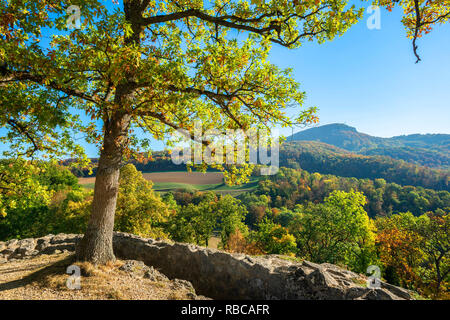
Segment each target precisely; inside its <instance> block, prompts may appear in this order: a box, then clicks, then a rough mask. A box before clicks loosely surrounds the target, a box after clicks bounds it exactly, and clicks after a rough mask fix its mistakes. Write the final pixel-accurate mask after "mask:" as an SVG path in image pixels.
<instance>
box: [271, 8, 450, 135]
mask: <svg viewBox="0 0 450 320" xmlns="http://www.w3.org/2000/svg"><path fill="white" fill-rule="evenodd" d="M368 16H369V15H368V14H367V13H365V16H364V19H363V20H362V21H360V22H359V23H358V24H357V25H355V26H353V27H352V28H351V29H350V30H349V31H348V32H347V33H345V34H344V35H343V36H342V37H340V38H336V39H335V40H334V41H332V42H327V43H325V44H322V45H318V44H314V43H307V44H305V45H304V46H303V47H301V48H299V49H296V50H287V49H284V48H279V47H274V49H273V51H272V53H271V61H272V62H273V63H275V64H276V65H278V66H281V67H291V68H293V70H294V75H295V79H296V80H297V81H298V82H300V83H301V89H302V90H303V91H306V96H307V99H306V101H305V106H317V107H318V108H319V109H320V110H319V118H320V124H321V125H322V124H328V123H334V122H340V123H346V124H348V125H351V126H353V127H356V128H357V129H358V130H359V131H361V132H364V133H368V134H371V135H375V136H381V137H391V136H395V135H402V134H411V133H450V25H445V26H439V27H436V28H435V29H434V30H433V32H432V33H430V34H428V35H426V36H425V37H424V38H422V39H419V41H418V45H419V54H420V56H421V58H422V61H421V62H419V63H418V64H415V57H414V55H413V52H412V44H411V40H409V39H407V38H406V33H405V29H404V27H403V25H402V24H401V22H400V20H401V11H399V10H393V12H388V11H387V10H384V9H382V10H381V29H380V30H376V29H373V30H369V29H368V28H367V25H366V21H367V17H368ZM288 133H290V130H288V132H286V134H288Z"/></svg>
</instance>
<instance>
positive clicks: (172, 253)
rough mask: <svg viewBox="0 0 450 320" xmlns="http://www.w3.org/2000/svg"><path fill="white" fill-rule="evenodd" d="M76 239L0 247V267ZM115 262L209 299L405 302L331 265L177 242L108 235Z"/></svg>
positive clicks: (396, 291) (401, 294)
mask: <svg viewBox="0 0 450 320" xmlns="http://www.w3.org/2000/svg"><path fill="white" fill-rule="evenodd" d="M80 237H81V236H80V235H65V234H59V235H56V236H54V235H48V236H46V237H43V238H39V239H24V240H20V241H18V240H11V241H8V242H3V243H2V242H0V263H1V262H2V261H3V262H7V261H8V260H11V259H21V258H26V257H27V256H34V255H37V254H52V253H55V252H59V251H61V252H63V251H65V250H67V251H73V250H74V249H75V244H76V242H77V241H78V240H79V239H80ZM113 244H114V252H115V254H116V256H117V257H118V258H120V259H124V260H127V259H131V260H139V261H143V262H144V263H145V264H146V265H148V266H153V267H154V268H156V269H158V270H159V271H160V272H162V273H163V274H165V275H166V276H168V277H169V278H178V279H184V280H188V281H190V282H191V283H192V284H193V286H194V288H195V290H196V292H197V293H198V294H202V295H205V296H208V297H211V298H215V299H377V300H378V299H389V300H391V299H411V294H410V292H409V291H408V290H405V289H402V288H399V287H395V286H392V285H389V284H387V283H382V284H381V288H380V289H370V288H367V287H366V285H365V284H366V278H365V277H364V276H361V275H358V274H356V273H353V272H350V271H348V270H345V269H342V268H339V267H337V266H335V265H332V264H315V263H311V262H307V261H303V262H302V263H298V262H292V261H289V260H285V259H280V258H279V257H274V256H264V257H250V256H247V255H243V254H230V253H226V252H223V251H220V250H213V249H206V248H203V247H198V246H194V245H191V244H183V243H170V242H167V241H156V240H153V239H144V238H140V237H137V236H134V235H130V234H125V233H115V234H114V241H113Z"/></svg>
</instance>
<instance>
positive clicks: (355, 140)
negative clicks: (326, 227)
mask: <svg viewBox="0 0 450 320" xmlns="http://www.w3.org/2000/svg"><path fill="white" fill-rule="evenodd" d="M287 141H319V142H322V143H326V144H329V145H332V146H335V147H338V148H341V149H344V150H347V151H350V152H354V153H359V154H362V155H379V156H388V157H391V158H393V159H397V160H404V161H406V162H409V163H413V164H418V165H421V166H427V167H430V168H438V169H445V170H447V169H450V134H432V133H429V134H418V133H417V134H410V135H400V136H394V137H391V138H382V137H376V136H371V135H369V134H366V133H362V132H359V131H358V130H357V129H356V128H355V127H351V126H348V125H346V124H343V123H332V124H327V125H323V126H318V127H314V128H310V129H306V130H303V131H300V132H297V133H294V134H293V135H291V136H290V137H289V138H288V139H287Z"/></svg>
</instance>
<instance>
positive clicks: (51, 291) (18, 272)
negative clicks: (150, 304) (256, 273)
mask: <svg viewBox="0 0 450 320" xmlns="http://www.w3.org/2000/svg"><path fill="white" fill-rule="evenodd" d="M72 264H75V265H78V266H79V267H80V269H81V289H80V290H71V289H69V288H68V287H67V285H66V281H67V279H68V277H69V276H70V275H69V274H67V273H66V269H67V267H68V266H69V265H72ZM122 264H123V262H122V261H119V260H118V261H116V262H115V263H110V264H108V265H105V266H94V265H92V264H90V263H78V262H77V263H75V262H74V258H73V255H71V254H58V255H42V256H38V257H35V258H32V259H25V260H17V261H11V262H8V263H4V264H0V299H7V300H9V299H19V300H65V299H80V300H85V299H94V300H97V299H100V300H106V299H114V300H117V299H125V300H171V299H177V300H181V299H188V300H190V299H193V298H195V295H193V293H192V292H189V290H188V289H186V288H182V289H180V288H179V287H175V286H172V285H173V283H172V281H159V282H155V281H152V280H150V279H145V278H140V277H136V276H134V275H133V274H130V273H128V272H125V271H122V270H119V267H120V266H121V265H122Z"/></svg>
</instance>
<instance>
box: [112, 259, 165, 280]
mask: <svg viewBox="0 0 450 320" xmlns="http://www.w3.org/2000/svg"><path fill="white" fill-rule="evenodd" d="M119 270H122V271H125V272H128V273H129V274H130V275H131V276H135V277H139V278H145V279H149V280H151V281H169V278H167V277H166V276H165V275H163V274H162V273H161V272H159V271H158V270H156V269H155V268H153V267H151V266H150V267H149V266H146V265H145V263H143V262H142V261H136V260H127V261H125V263H124V264H123V265H122V266H121V267H120V268H119Z"/></svg>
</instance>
